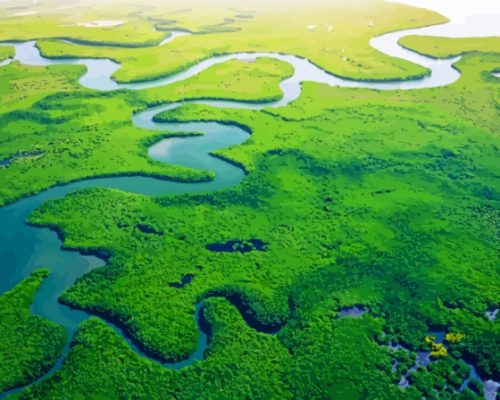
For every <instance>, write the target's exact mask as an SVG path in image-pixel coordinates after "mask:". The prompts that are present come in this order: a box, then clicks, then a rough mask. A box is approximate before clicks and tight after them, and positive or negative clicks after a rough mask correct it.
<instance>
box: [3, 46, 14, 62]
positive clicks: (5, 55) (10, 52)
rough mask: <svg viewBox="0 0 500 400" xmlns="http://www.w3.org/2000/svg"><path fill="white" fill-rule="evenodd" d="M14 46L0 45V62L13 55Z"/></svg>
mask: <svg viewBox="0 0 500 400" xmlns="http://www.w3.org/2000/svg"><path fill="white" fill-rule="evenodd" d="M14 53H15V52H14V48H13V47H11V46H0V62H2V61H4V60H6V59H7V58H12V57H14Z"/></svg>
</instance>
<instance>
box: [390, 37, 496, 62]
mask: <svg viewBox="0 0 500 400" xmlns="http://www.w3.org/2000/svg"><path fill="white" fill-rule="evenodd" d="M399 44H401V45H402V46H404V47H406V48H408V49H411V50H414V51H417V52H419V53H421V54H425V55H429V56H432V57H435V58H449V57H454V56H458V55H461V54H465V53H471V52H482V53H500V37H486V38H446V37H434V36H433V37H430V36H416V35H411V36H405V37H403V38H401V39H400V40H399Z"/></svg>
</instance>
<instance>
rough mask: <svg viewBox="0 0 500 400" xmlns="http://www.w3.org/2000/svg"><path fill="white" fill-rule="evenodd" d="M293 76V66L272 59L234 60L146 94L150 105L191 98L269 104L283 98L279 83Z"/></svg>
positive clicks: (148, 91) (150, 90)
mask: <svg viewBox="0 0 500 400" xmlns="http://www.w3.org/2000/svg"><path fill="white" fill-rule="evenodd" d="M292 74H293V67H292V66H291V65H290V64H288V63H285V62H283V61H279V60H275V59H271V58H258V59H256V60H255V61H240V60H231V61H227V62H225V63H223V64H220V65H214V66H212V67H210V68H208V69H207V70H205V71H203V72H201V73H200V74H198V75H196V76H193V77H191V78H189V79H187V80H185V81H180V82H176V83H173V84H171V85H168V86H166V87H158V88H154V89H149V90H146V91H145V92H144V93H143V94H144V96H145V97H146V99H147V101H148V102H159V101H165V100H168V101H178V100H182V99H189V98H195V99H196V98H203V99H206V98H212V99H221V98H227V99H231V100H242V101H253V102H268V101H272V100H279V99H280V98H281V96H282V95H283V93H282V92H281V90H280V88H279V86H278V83H279V82H280V81H281V80H283V79H285V78H288V77H289V76H291V75H292Z"/></svg>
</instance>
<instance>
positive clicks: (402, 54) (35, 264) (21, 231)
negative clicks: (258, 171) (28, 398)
mask: <svg viewBox="0 0 500 400" xmlns="http://www.w3.org/2000/svg"><path fill="white" fill-rule="evenodd" d="M446 25H448V24H443V25H441V26H440V27H441V28H440V29H445V27H446ZM434 29H435V27H424V28H418V29H409V30H402V31H398V32H393V33H388V34H384V35H381V36H378V37H375V38H373V39H372V41H371V45H372V46H373V47H374V48H375V49H377V50H379V51H381V52H383V53H385V54H387V55H389V56H394V57H399V58H402V59H405V60H408V61H410V62H413V63H416V64H419V65H422V66H424V67H426V68H428V69H429V70H430V72H431V74H430V75H428V76H426V77H424V78H421V79H416V80H408V81H393V82H369V81H354V80H349V79H343V78H340V77H338V76H335V75H332V74H330V73H328V72H326V71H324V70H322V69H321V68H319V67H318V66H316V65H314V64H313V63H312V62H310V61H309V60H307V59H303V58H300V57H297V56H294V55H283V54H278V53H235V54H228V55H223V56H216V57H212V58H210V59H207V60H204V61H201V62H199V63H198V64H196V65H195V66H193V67H190V68H188V69H187V70H185V71H184V72H181V73H178V74H175V75H172V76H170V77H167V78H164V79H158V80H155V81H150V82H138V83H117V82H116V81H114V80H113V79H112V74H113V73H114V72H116V71H117V70H118V69H119V68H120V65H119V64H117V63H115V62H113V61H111V60H108V59H64V60H61V59H47V58H44V57H42V56H41V55H40V52H39V51H38V49H37V47H36V42H35V41H29V42H24V43H19V42H17V43H15V42H11V43H4V44H8V45H11V46H14V47H15V51H16V52H15V57H14V60H17V61H19V62H20V63H22V64H25V65H54V64H76V65H85V66H86V68H87V71H86V73H85V74H84V75H83V76H82V77H81V79H80V81H79V82H80V84H81V85H82V86H84V87H86V88H90V89H95V90H101V91H109V90H118V89H123V88H127V89H132V90H141V89H146V88H152V87H158V86H165V85H169V84H171V83H174V82H178V81H182V80H185V79H188V78H190V77H192V76H195V75H197V74H199V73H200V72H201V71H204V70H206V69H207V68H209V67H211V66H213V65H216V64H220V63H223V62H226V61H228V60H254V59H256V58H259V57H269V58H274V59H278V60H282V61H285V62H288V63H289V64H291V65H292V66H293V68H294V71H295V72H294V74H293V76H291V77H290V78H287V79H285V80H283V81H282V82H281V83H280V88H281V90H282V92H283V97H282V98H281V99H280V100H278V101H275V102H272V103H266V104H252V103H245V102H236V101H185V102H183V103H174V104H167V105H162V106H159V107H154V108H150V109H147V110H145V111H142V112H139V113H137V114H136V115H135V116H134V117H133V123H134V124H135V125H136V126H137V127H139V128H143V129H154V130H161V131H167V130H168V131H178V132H186V131H191V132H193V131H195V132H203V133H204V135H203V136H196V137H185V138H170V139H164V140H161V141H159V142H158V143H156V144H155V145H153V146H151V147H150V148H149V150H148V153H149V155H150V156H151V157H152V158H153V159H155V160H158V161H162V162H166V163H172V164H178V165H182V166H186V167H191V168H198V169H206V170H212V171H214V172H215V174H216V177H215V179H214V180H213V181H210V182H203V183H180V182H172V181H166V180H159V179H154V178H146V177H116V178H95V179H88V180H84V181H78V182H74V183H71V184H67V185H64V186H57V187H54V188H51V189H48V190H45V191H44V192H42V193H40V194H38V195H35V196H31V197H27V198H24V199H22V200H20V201H18V202H16V203H13V204H10V205H8V206H5V207H3V208H0V221H1V222H2V223H1V224H0V259H1V260H2V264H3V265H2V268H1V269H0V294H1V293H3V292H5V291H6V290H9V289H10V288H12V287H13V286H15V285H16V284H17V283H19V282H20V281H21V280H22V279H24V278H26V277H27V276H28V275H29V274H30V273H31V272H32V271H34V270H35V269H37V268H40V267H41V266H48V267H49V268H50V270H51V275H50V276H49V278H48V279H47V280H46V282H45V283H44V284H43V285H42V287H41V289H40V290H39V291H38V293H37V295H36V298H35V301H34V303H33V306H32V311H33V313H35V314H38V315H41V316H43V317H46V318H48V319H50V320H52V321H54V322H56V323H58V324H60V325H62V326H64V327H65V328H66V330H67V331H68V333H69V334H70V335H72V334H73V333H74V332H75V330H76V329H77V326H78V325H79V324H80V322H82V321H83V320H84V319H86V318H88V316H89V315H88V314H87V313H85V312H82V311H77V310H72V309H70V308H69V307H66V306H64V305H62V304H60V303H59V302H58V298H59V297H60V295H61V294H62V293H63V292H64V291H65V290H66V289H67V288H69V287H70V286H71V285H72V284H73V283H74V282H75V280H76V279H78V278H79V277H80V276H82V275H84V274H85V273H87V272H89V271H91V270H92V269H94V268H97V267H100V266H103V265H104V264H105V263H104V261H103V260H101V259H99V258H96V257H94V256H84V255H81V254H80V253H78V252H71V251H64V250H62V249H61V242H60V240H59V239H58V237H57V235H56V234H55V233H54V232H52V231H50V230H49V229H46V228H35V227H32V226H28V225H26V224H25V222H24V221H26V219H27V218H28V216H29V215H30V214H31V213H32V212H33V210H35V209H36V208H37V207H38V206H39V205H41V204H42V203H43V202H45V201H47V200H49V199H55V198H60V197H63V196H65V195H66V194H68V193H71V192H74V191H76V190H80V189H83V188H88V187H96V186H101V187H108V188H116V189H121V190H124V191H128V192H136V193H141V194H146V195H160V194H162V195H165V194H170V195H175V194H180V193H197V192H208V191H215V190H220V189H223V188H228V187H232V186H234V185H237V184H238V183H239V182H240V181H241V180H242V179H243V178H244V175H245V174H244V172H243V171H242V170H241V169H240V168H238V167H236V166H234V165H232V164H229V163H227V162H225V161H223V160H220V159H218V158H215V157H212V156H211V155H210V152H211V151H213V150H216V149H220V148H224V147H227V146H230V145H237V144H240V143H242V142H244V141H245V140H246V139H247V138H248V136H249V132H246V131H244V130H243V129H241V128H239V127H237V126H233V125H223V124H219V123H216V122H203V123H197V122H188V123H161V124H160V123H156V122H154V121H153V117H154V116H155V115H156V114H158V113H160V112H162V111H164V110H171V109H175V108H177V107H179V106H181V105H182V104H186V103H197V104H208V105H211V106H215V107H237V108H247V109H257V110H258V109H262V108H264V107H283V106H286V105H287V104H288V103H290V102H291V101H293V100H295V99H297V98H298V97H299V96H300V93H301V87H300V83H301V82H304V81H312V82H319V83H324V84H328V85H331V86H342V87H352V88H356V87H360V88H369V89H379V90H398V89H405V90H409V89H422V88H429V87H440V86H445V85H448V84H451V83H453V82H455V81H456V80H457V79H458V78H459V76H460V74H459V72H458V71H457V70H455V69H454V68H453V64H454V63H455V62H456V61H458V59H459V57H456V58H451V59H446V60H436V59H432V58H429V57H425V56H422V55H419V54H417V53H415V52H412V51H410V50H407V49H404V48H402V47H401V46H399V44H398V40H399V39H400V38H401V37H403V36H406V35H408V34H420V35H425V34H427V33H428V32H429V31H430V32H432V31H433V30H434ZM186 34H188V33H187V32H182V31H176V32H174V33H173V35H172V36H170V37H169V38H167V39H166V40H165V41H163V42H162V43H161V44H160V45H166V44H167V43H168V42H170V41H172V40H174V39H175V38H176V37H179V36H183V35H186ZM10 61H11V60H6V61H4V62H3V63H1V64H0V66H1V65H6V64H8V63H9V62H10ZM201 306H202V305H201V304H197V305H196V307H195V316H196V318H197V317H198V313H199V310H200V308H201ZM114 328H115V329H116V330H117V332H118V333H119V334H120V335H121V336H122V337H124V338H125V340H127V342H128V343H129V344H130V345H131V346H132V347H133V349H134V350H135V351H136V352H138V353H140V354H142V353H141V351H140V350H139V349H138V348H137V346H136V345H135V344H134V343H133V342H132V341H131V340H130V339H129V338H128V337H127V336H125V335H124V334H123V332H122V331H121V330H120V328H119V327H114ZM206 346H207V337H206V335H205V333H204V332H202V331H201V330H200V334H199V343H198V348H197V350H196V352H195V353H194V354H193V355H191V357H190V358H189V359H187V360H184V361H182V362H179V363H173V364H165V367H168V368H175V369H179V368H182V367H184V366H186V365H189V364H191V363H192V362H193V361H194V360H201V359H203V353H204V351H205V349H206ZM68 351H69V343H68V344H67V345H66V348H65V350H64V352H63V355H62V357H61V358H60V359H59V360H58V362H57V364H56V365H55V366H54V367H53V368H52V370H51V372H53V371H55V370H57V369H58V368H59V367H60V366H61V364H62V361H63V360H64V358H65V356H66V355H67V353H68ZM143 355H144V356H146V357H148V355H145V354H143ZM46 376H48V374H47V375H45V377H46ZM45 377H42V378H40V379H44V378H45ZM18 390H22V388H20V389H16V390H14V391H11V392H7V393H4V394H3V395H0V398H2V397H4V396H5V395H7V394H11V393H13V392H15V391H18Z"/></svg>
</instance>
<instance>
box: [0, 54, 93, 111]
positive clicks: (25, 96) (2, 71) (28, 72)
mask: <svg viewBox="0 0 500 400" xmlns="http://www.w3.org/2000/svg"><path fill="white" fill-rule="evenodd" d="M0 49H2V47H0ZM83 71H84V68H83V67H75V66H73V67H67V66H60V65H58V66H50V67H30V66H24V65H20V64H19V63H17V62H13V63H11V64H9V65H8V66H4V67H1V68H0V102H1V104H2V107H1V108H0V114H5V113H8V112H10V111H14V110H18V109H22V108H28V107H29V106H31V105H32V104H34V103H36V102H37V101H39V100H41V99H43V98H44V97H46V96H48V95H51V94H55V93H59V92H66V93H69V92H74V91H76V90H78V89H80V86H79V85H78V83H77V81H78V78H79V77H80V75H81V74H82V73H83Z"/></svg>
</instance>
